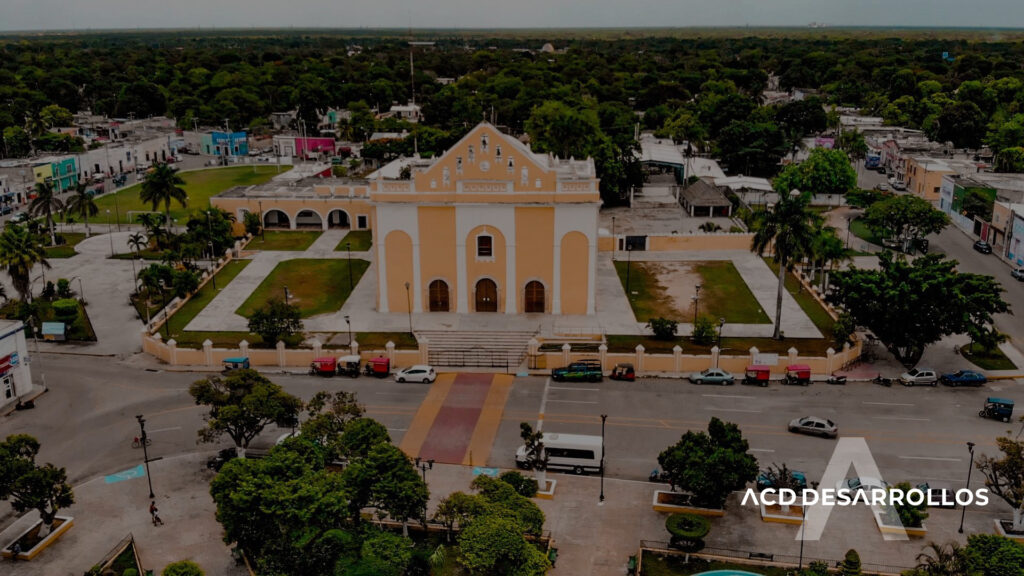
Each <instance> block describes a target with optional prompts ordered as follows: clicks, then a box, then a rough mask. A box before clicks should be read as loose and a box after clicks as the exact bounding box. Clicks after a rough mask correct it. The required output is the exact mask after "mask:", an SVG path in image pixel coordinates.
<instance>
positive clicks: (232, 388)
mask: <svg viewBox="0 0 1024 576" xmlns="http://www.w3.org/2000/svg"><path fill="white" fill-rule="evenodd" d="M189 394H191V395H192V398H193V399H194V400H195V402H196V404H197V405H200V406H209V408H210V412H209V413H208V415H207V418H206V426H205V427H203V428H201V429H200V430H199V439H200V440H201V441H203V442H214V441H216V440H217V439H218V438H220V437H221V436H222V435H225V434H226V435H227V436H229V437H230V438H231V440H232V441H233V442H234V443H235V446H237V447H239V448H247V447H248V446H249V443H250V442H252V440H253V439H254V438H256V436H258V435H259V433H260V432H262V431H263V429H264V428H265V427H266V426H267V425H268V424H274V423H278V424H283V425H292V424H293V423H297V421H298V414H299V410H301V409H302V401H301V400H300V399H299V398H296V397H295V396H292V395H291V394H288V393H287V392H285V391H284V390H283V389H282V388H281V387H280V386H278V385H277V384H274V383H273V382H271V381H270V380H268V379H267V378H266V377H265V376H263V375H262V374H260V373H259V372H257V371H255V370H248V369H246V370H236V371H234V372H232V373H231V374H229V375H228V376H225V377H223V378H221V377H220V376H211V377H209V378H203V379H202V380H196V381H195V382H193V383H192V385H191V386H190V387H189Z"/></svg>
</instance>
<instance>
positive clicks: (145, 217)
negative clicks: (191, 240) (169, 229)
mask: <svg viewBox="0 0 1024 576" xmlns="http://www.w3.org/2000/svg"><path fill="white" fill-rule="evenodd" d="M164 218H165V216H164V215H163V214H159V213H154V212H149V213H146V214H139V215H138V217H137V218H136V219H137V220H138V222H139V224H142V227H143V228H145V229H146V235H147V237H148V238H147V240H148V241H149V242H152V243H153V247H154V248H160V246H161V244H162V239H163V238H164V237H165V236H166V230H165V229H164V228H161V226H163V224H164Z"/></svg>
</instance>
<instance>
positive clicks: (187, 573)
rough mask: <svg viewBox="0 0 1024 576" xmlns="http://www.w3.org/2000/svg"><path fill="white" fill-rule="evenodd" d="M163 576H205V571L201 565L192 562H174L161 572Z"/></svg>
mask: <svg viewBox="0 0 1024 576" xmlns="http://www.w3.org/2000/svg"><path fill="white" fill-rule="evenodd" d="M161 574H162V575H163V576H203V570H202V568H200V567H199V564H196V563H195V562H193V561H191V560H181V561H178V562H172V563H170V564H168V565H167V567H165V568H164V571H163V572H161Z"/></svg>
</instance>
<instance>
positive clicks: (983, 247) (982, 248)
mask: <svg viewBox="0 0 1024 576" xmlns="http://www.w3.org/2000/svg"><path fill="white" fill-rule="evenodd" d="M974 249H975V250H976V251H978V252H981V253H982V254H991V253H992V245H991V244H989V243H988V242H985V241H984V240H978V241H977V242H975V243H974Z"/></svg>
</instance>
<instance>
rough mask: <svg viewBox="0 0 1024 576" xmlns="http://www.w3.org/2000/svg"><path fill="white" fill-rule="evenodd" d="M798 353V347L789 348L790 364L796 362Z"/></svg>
mask: <svg viewBox="0 0 1024 576" xmlns="http://www.w3.org/2000/svg"><path fill="white" fill-rule="evenodd" d="M797 354H798V353H797V351H796V348H790V349H789V363H790V364H796V357H797Z"/></svg>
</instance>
